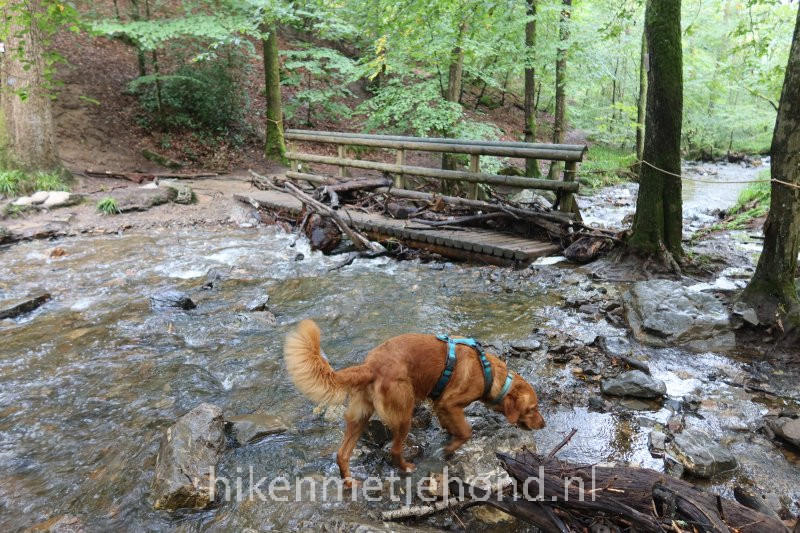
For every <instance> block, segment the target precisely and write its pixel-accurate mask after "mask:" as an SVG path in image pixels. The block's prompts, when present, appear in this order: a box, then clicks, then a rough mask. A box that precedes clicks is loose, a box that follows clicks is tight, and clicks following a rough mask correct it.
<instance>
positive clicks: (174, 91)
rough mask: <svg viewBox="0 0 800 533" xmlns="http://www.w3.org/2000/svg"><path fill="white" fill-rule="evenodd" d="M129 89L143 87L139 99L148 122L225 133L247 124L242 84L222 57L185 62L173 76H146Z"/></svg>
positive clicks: (169, 126) (170, 126) (245, 102)
mask: <svg viewBox="0 0 800 533" xmlns="http://www.w3.org/2000/svg"><path fill="white" fill-rule="evenodd" d="M157 82H158V83H157ZM158 85H160V95H161V99H160V109H159V98H158V94H159V87H158ZM129 89H130V90H131V91H139V90H141V93H140V95H139V101H140V102H141V104H142V107H143V108H144V109H145V111H147V114H148V116H147V118H146V121H150V122H151V123H153V124H155V125H157V126H159V127H161V128H164V129H166V130H170V129H174V130H181V129H191V130H195V131H198V130H200V131H205V132H207V133H210V134H212V135H226V134H228V133H230V132H231V131H232V130H236V129H239V128H241V127H242V126H243V125H244V118H245V114H246V112H247V109H248V102H247V97H246V95H245V93H244V91H243V90H242V86H241V84H240V83H239V82H238V81H237V80H236V79H235V78H234V76H233V75H232V72H231V69H229V68H228V67H227V66H226V64H225V63H224V62H222V61H220V60H208V61H201V62H197V63H191V64H188V65H183V66H182V67H180V68H178V69H177V70H176V71H175V72H174V73H173V74H170V75H154V74H151V75H148V76H143V77H141V78H137V79H136V80H134V81H133V82H132V83H131V84H130V86H129Z"/></svg>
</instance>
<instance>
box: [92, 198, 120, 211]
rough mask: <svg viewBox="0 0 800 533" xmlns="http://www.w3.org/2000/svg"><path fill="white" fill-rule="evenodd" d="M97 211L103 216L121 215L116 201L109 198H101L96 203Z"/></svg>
mask: <svg viewBox="0 0 800 533" xmlns="http://www.w3.org/2000/svg"><path fill="white" fill-rule="evenodd" d="M97 210H98V211H100V212H101V213H103V214H104V215H116V214H117V213H121V211H120V210H119V206H117V201H116V200H115V199H114V198H111V197H110V196H106V197H105V198H101V199H100V201H99V202H97Z"/></svg>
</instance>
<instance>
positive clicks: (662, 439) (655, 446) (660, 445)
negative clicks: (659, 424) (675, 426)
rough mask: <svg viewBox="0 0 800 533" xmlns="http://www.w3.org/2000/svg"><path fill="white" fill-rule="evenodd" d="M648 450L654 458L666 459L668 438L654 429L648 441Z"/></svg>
mask: <svg viewBox="0 0 800 533" xmlns="http://www.w3.org/2000/svg"><path fill="white" fill-rule="evenodd" d="M647 448H648V449H649V450H650V455H652V456H653V457H664V455H665V454H666V451H667V436H666V435H664V433H663V432H661V431H659V430H657V429H654V430H653V431H651V432H650V436H649V437H648V439H647Z"/></svg>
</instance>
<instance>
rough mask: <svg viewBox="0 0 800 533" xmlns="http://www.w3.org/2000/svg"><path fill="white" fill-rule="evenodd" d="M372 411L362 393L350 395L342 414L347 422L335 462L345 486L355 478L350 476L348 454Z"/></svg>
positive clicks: (351, 452) (350, 453) (349, 484)
mask: <svg viewBox="0 0 800 533" xmlns="http://www.w3.org/2000/svg"><path fill="white" fill-rule="evenodd" d="M373 411H374V408H373V407H372V404H371V403H370V402H369V400H368V399H367V398H366V397H365V395H364V394H353V395H351V397H350V404H349V405H348V406H347V412H346V413H345V415H344V419H345V422H346V423H347V427H346V429H345V432H344V439H343V440H342V445H341V446H340V447H339V452H338V453H337V454H336V463H337V464H338V465H339V473H340V474H341V475H342V479H343V480H344V486H345V487H348V488H350V487H352V486H353V485H354V484H355V480H354V479H353V478H352V477H350V456H351V455H352V454H353V449H354V448H355V447H356V443H357V442H358V438H359V437H360V436H361V433H363V432H364V428H366V427H367V423H368V422H369V419H370V417H371V416H372V413H373Z"/></svg>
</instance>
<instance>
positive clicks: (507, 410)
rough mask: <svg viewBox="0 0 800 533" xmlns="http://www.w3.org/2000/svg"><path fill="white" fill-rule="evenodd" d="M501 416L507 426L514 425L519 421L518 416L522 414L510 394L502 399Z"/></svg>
mask: <svg viewBox="0 0 800 533" xmlns="http://www.w3.org/2000/svg"><path fill="white" fill-rule="evenodd" d="M503 414H504V415H506V419H507V420H508V423H509V424H516V423H517V421H518V420H519V415H520V414H522V413H521V412H520V410H519V407H518V406H517V402H516V400H515V399H514V397H513V396H511V395H510V394H509V395H508V396H506V397H505V398H503Z"/></svg>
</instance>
